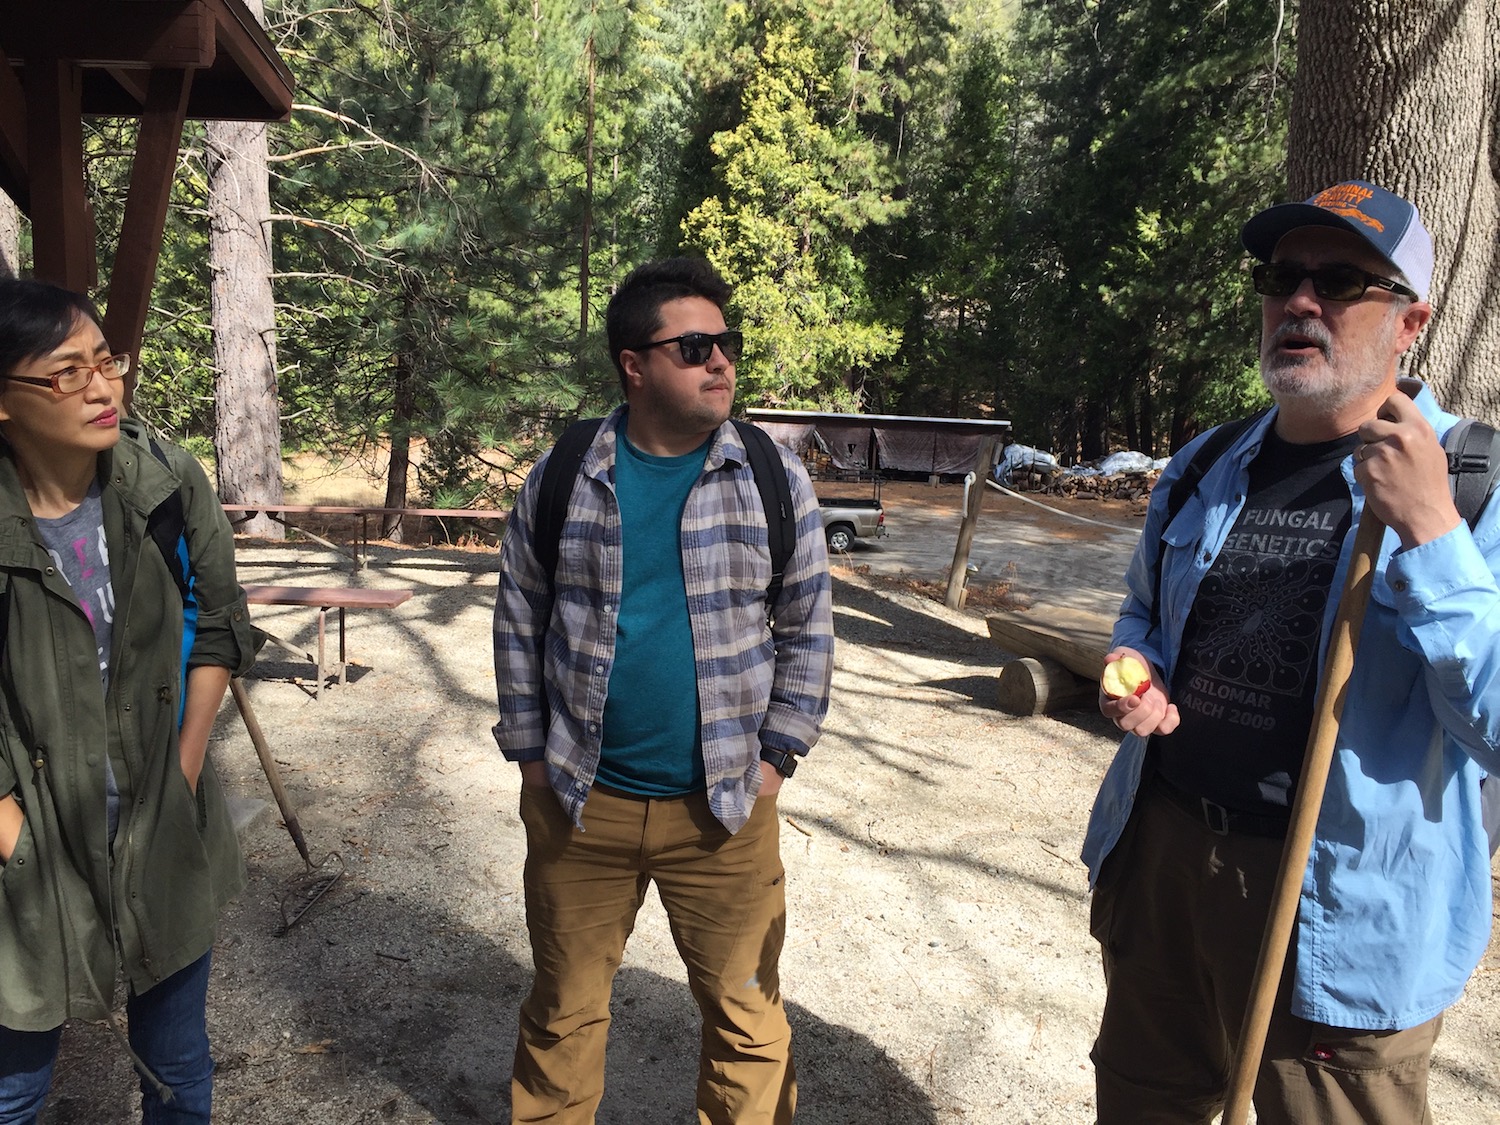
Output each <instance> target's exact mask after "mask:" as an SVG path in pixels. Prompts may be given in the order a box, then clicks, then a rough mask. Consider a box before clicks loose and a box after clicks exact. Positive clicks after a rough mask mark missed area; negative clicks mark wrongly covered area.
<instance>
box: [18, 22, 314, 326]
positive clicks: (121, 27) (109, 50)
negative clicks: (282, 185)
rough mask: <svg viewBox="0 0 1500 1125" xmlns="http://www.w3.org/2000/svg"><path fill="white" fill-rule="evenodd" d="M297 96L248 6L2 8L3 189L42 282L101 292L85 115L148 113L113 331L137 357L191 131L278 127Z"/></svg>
mask: <svg viewBox="0 0 1500 1125" xmlns="http://www.w3.org/2000/svg"><path fill="white" fill-rule="evenodd" d="M292 87H293V82H292V75H291V72H290V71H289V70H288V69H287V67H286V65H285V64H284V63H283V62H282V61H281V59H280V57H278V55H277V54H276V48H275V46H274V45H273V44H272V43H271V40H270V38H269V37H268V36H267V35H266V33H265V31H264V30H262V28H261V27H260V25H259V24H258V23H257V21H256V19H255V17H254V16H253V15H251V13H250V10H249V8H247V7H246V6H245V4H244V0H0V190H3V191H4V192H5V193H6V194H7V195H9V196H10V197H11V198H12V199H13V200H15V202H16V204H17V206H19V207H20V209H21V210H22V211H23V212H25V214H26V215H27V216H28V217H29V218H30V219H31V224H32V247H33V252H34V257H35V269H34V272H35V274H36V276H37V277H38V278H41V279H43V280H46V281H52V282H55V283H56V284H58V285H63V286H65V287H67V288H69V289H73V290H77V291H80V292H82V291H85V290H90V289H92V288H94V284H95V280H96V278H97V272H98V269H97V263H96V259H95V250H94V230H93V220H92V216H91V215H90V213H89V206H88V196H87V192H86V187H85V183H84V173H83V127H82V119H83V118H84V117H87V116H117V117H139V118H141V128H140V135H139V139H138V141H137V145H136V156H135V165H134V168H133V170H132V173H131V180H130V193H129V196H128V197H127V201H126V206H125V214H124V217H123V219H122V222H121V232H120V246H119V249H118V251H117V253H116V256H115V267H114V273H113V276H112V277H111V278H110V281H109V302H108V314H107V316H106V323H105V334H106V336H107V337H108V338H109V340H110V343H111V344H112V345H114V346H115V347H117V348H120V349H121V350H123V351H129V352H131V353H132V354H134V353H135V352H136V351H137V350H138V349H139V346H140V338H141V333H142V331H143V330H144V327H145V316H146V308H147V305H148V300H149V297H150V292H151V285H152V282H153V280H154V279H155V275H156V262H157V257H158V255H159V252H160V244H161V236H162V231H163V229H164V226H165V222H166V208H167V198H168V195H169V194H170V190H171V182H172V175H173V173H174V171H175V169H176V165H177V149H178V146H179V144H180V143H181V139H182V126H183V122H184V121H186V120H187V119H188V118H190V117H191V118H195V119H228V120H241V121H276V120H283V119H285V118H286V117H288V116H289V115H290V113H291V109H292Z"/></svg>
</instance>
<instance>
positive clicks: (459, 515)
mask: <svg viewBox="0 0 1500 1125" xmlns="http://www.w3.org/2000/svg"><path fill="white" fill-rule="evenodd" d="M222 507H223V508H224V511H225V513H226V514H227V515H228V516H229V522H230V524H232V525H233V526H234V527H235V528H238V527H239V526H240V525H241V524H244V523H245V522H246V521H248V520H250V519H252V518H253V517H255V516H258V515H262V514H264V515H265V516H267V517H269V518H270V519H272V520H275V521H276V522H277V523H279V524H281V526H282V527H285V528H288V529H291V530H295V531H297V532H298V533H300V534H302V535H305V536H307V537H308V538H309V539H311V540H312V541H313V542H315V543H318V544H321V545H322V546H324V547H327V548H328V549H329V550H330V551H337V552H338V553H339V554H341V555H344V556H345V557H346V558H350V559H353V560H354V569H355V570H363V569H364V567H365V563H366V560H367V558H368V556H369V553H370V517H372V516H379V517H380V518H381V519H382V520H384V519H385V518H386V517H387V516H417V517H422V518H433V519H438V520H442V519H466V520H504V519H505V517H506V516H508V515H509V514H510V513H509V512H507V511H504V510H502V509H500V508H380V507H373V506H368V505H361V504H348V505H343V504H224V505H222ZM309 515H311V516H358V517H359V519H360V524H359V546H358V547H356V548H355V549H354V550H353V551H347V550H345V549H344V548H343V547H341V546H339V545H338V544H337V543H333V542H331V541H329V540H327V539H325V538H323V537H322V536H321V535H316V534H314V533H313V532H311V531H308V530H307V529H306V528H305V527H297V526H295V525H294V524H292V523H290V522H289V521H288V518H287V517H288V516H309Z"/></svg>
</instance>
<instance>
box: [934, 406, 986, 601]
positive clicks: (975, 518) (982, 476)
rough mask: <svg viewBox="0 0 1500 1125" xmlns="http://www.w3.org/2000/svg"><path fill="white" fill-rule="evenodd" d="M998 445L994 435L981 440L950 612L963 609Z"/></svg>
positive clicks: (960, 539) (951, 585)
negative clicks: (976, 531) (972, 550)
mask: <svg viewBox="0 0 1500 1125" xmlns="http://www.w3.org/2000/svg"><path fill="white" fill-rule="evenodd" d="M995 442H996V438H995V437H994V436H992V435H985V436H984V437H981V438H980V439H979V456H978V458H977V459H976V460H975V463H974V483H973V485H972V486H970V488H969V503H968V505H967V506H966V507H965V509H964V522H963V524H962V525H961V526H960V527H959V529H958V545H957V546H956V547H955V548H954V550H953V569H952V570H951V571H950V572H949V574H948V596H947V597H946V598H945V599H944V600H945V602H946V603H947V605H948V608H949V609H959V608H961V603H962V600H963V599H962V597H961V596H960V595H961V594H962V593H963V588H964V579H965V578H966V577H967V576H968V569H969V549H970V548H971V547H972V546H973V545H974V529H975V527H977V526H978V524H979V508H980V505H981V504H983V503H984V492H985V487H984V482H985V481H987V480H988V479H989V476H990V470H991V469H992V468H993V467H994V463H995Z"/></svg>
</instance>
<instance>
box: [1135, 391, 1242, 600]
mask: <svg viewBox="0 0 1500 1125" xmlns="http://www.w3.org/2000/svg"><path fill="white" fill-rule="evenodd" d="M1270 411H1271V408H1270V407H1269V406H1267V407H1266V408H1264V409H1263V410H1257V411H1256V412H1255V413H1254V414H1251V415H1250V416H1249V417H1247V418H1237V419H1235V420H1234V421H1232V422H1225V423H1224V424H1223V425H1222V426H1219V427H1218V428H1217V429H1215V430H1213V431H1212V432H1211V433H1210V434H1209V435H1208V437H1207V438H1205V439H1204V441H1203V444H1202V445H1200V446H1199V447H1198V448H1197V449H1196V450H1195V451H1194V453H1193V456H1192V458H1191V459H1190V460H1189V461H1188V463H1187V464H1186V465H1185V466H1184V467H1183V470H1182V475H1181V476H1180V477H1178V478H1177V479H1176V480H1175V481H1173V482H1172V487H1171V489H1169V490H1168V492H1167V511H1166V515H1165V517H1164V518H1163V519H1162V521H1161V525H1162V528H1163V529H1165V528H1166V526H1167V525H1168V524H1169V523H1171V522H1172V521H1173V520H1174V519H1176V518H1177V513H1178V512H1180V511H1182V509H1183V506H1184V505H1185V504H1187V502H1188V500H1189V499H1191V497H1192V495H1193V493H1195V492H1197V491H1198V485H1199V484H1201V483H1202V481H1203V477H1204V474H1205V473H1207V472H1208V470H1209V469H1211V468H1213V466H1214V462H1215V461H1217V460H1218V459H1219V458H1220V457H1222V456H1224V453H1225V452H1226V451H1227V450H1228V449H1229V447H1230V446H1231V445H1233V444H1234V442H1235V439H1236V438H1238V437H1239V436H1240V435H1241V434H1243V433H1244V432H1245V431H1246V430H1248V429H1249V428H1250V427H1251V426H1253V425H1255V424H1256V423H1257V422H1259V421H1260V420H1261V419H1262V418H1264V417H1265V416H1266V415H1267V414H1269V413H1270ZM1152 580H1153V581H1152V591H1151V605H1152V607H1153V608H1155V606H1156V605H1157V604H1158V603H1160V601H1161V554H1160V553H1159V552H1158V554H1157V556H1156V570H1155V572H1154V573H1153V575H1152Z"/></svg>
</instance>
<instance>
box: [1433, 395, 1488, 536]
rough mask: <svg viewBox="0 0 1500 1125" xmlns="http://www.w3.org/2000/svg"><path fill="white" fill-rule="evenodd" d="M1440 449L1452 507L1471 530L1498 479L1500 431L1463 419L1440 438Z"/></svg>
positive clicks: (1471, 419) (1481, 423) (1472, 420)
mask: <svg viewBox="0 0 1500 1125" xmlns="http://www.w3.org/2000/svg"><path fill="white" fill-rule="evenodd" d="M1443 449H1444V450H1446V451H1447V454H1448V489H1449V491H1450V492H1452V494H1453V503H1454V506H1455V507H1457V508H1458V514H1459V515H1461V516H1463V518H1464V519H1465V520H1466V521H1467V522H1468V525H1469V529H1470V530H1473V528H1474V525H1475V524H1476V523H1478V522H1479V516H1480V513H1482V512H1483V511H1484V509H1485V505H1486V504H1488V503H1489V500H1490V496H1491V495H1492V494H1493V493H1494V491H1495V484H1496V480H1497V478H1500V431H1497V430H1496V429H1495V427H1493V426H1488V425H1485V423H1483V422H1479V421H1476V420H1475V419H1473V418H1465V419H1463V420H1462V421H1460V422H1459V423H1458V424H1457V425H1456V426H1454V427H1453V428H1452V429H1451V430H1449V431H1448V432H1447V434H1445V435H1444V436H1443Z"/></svg>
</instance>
